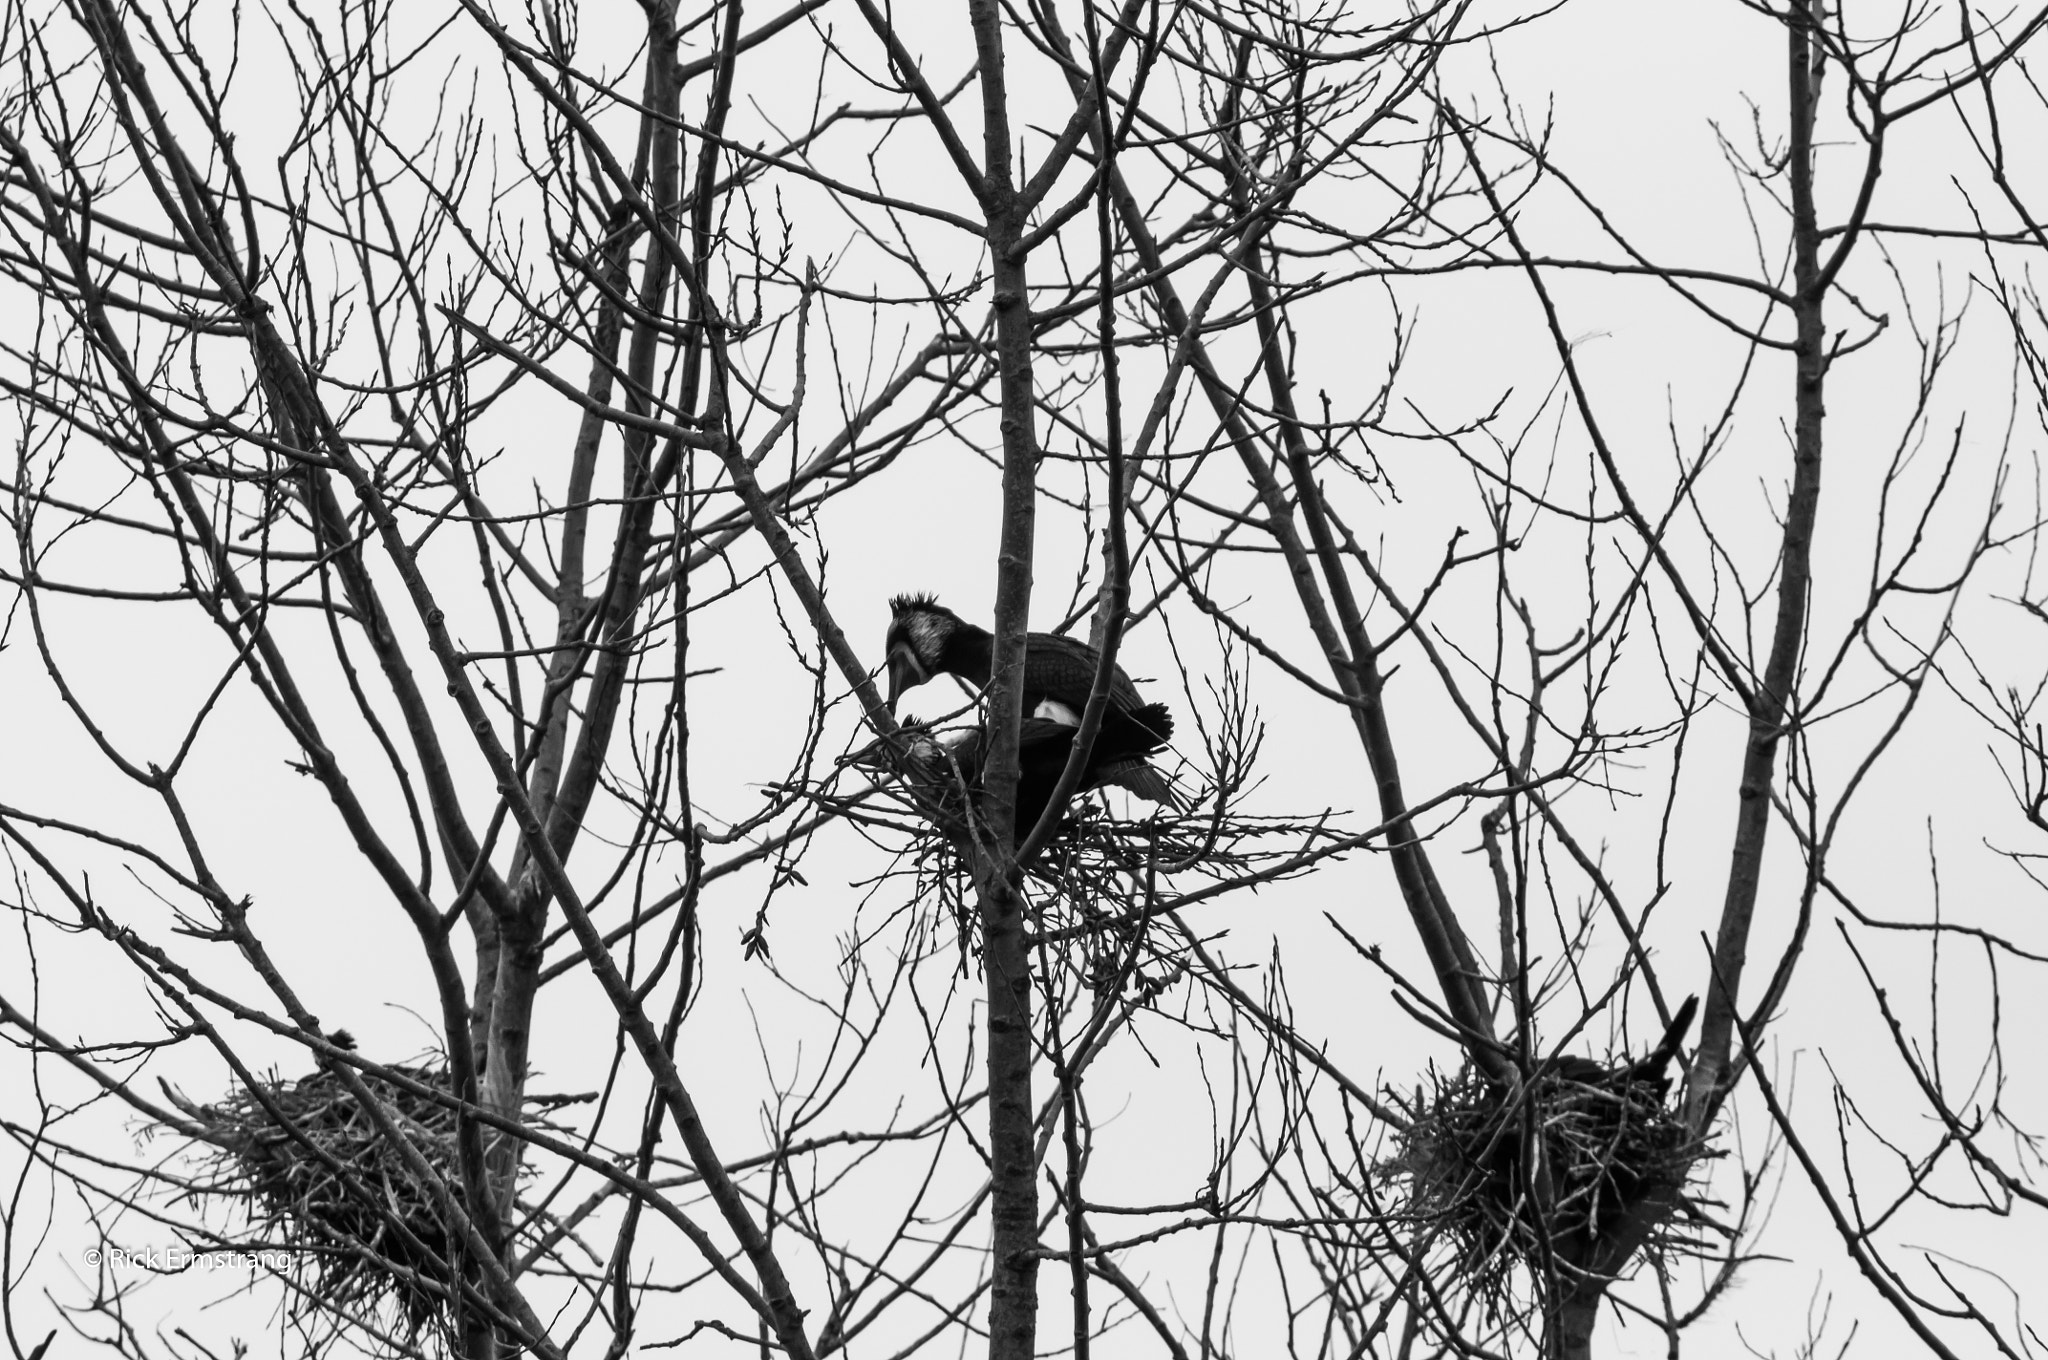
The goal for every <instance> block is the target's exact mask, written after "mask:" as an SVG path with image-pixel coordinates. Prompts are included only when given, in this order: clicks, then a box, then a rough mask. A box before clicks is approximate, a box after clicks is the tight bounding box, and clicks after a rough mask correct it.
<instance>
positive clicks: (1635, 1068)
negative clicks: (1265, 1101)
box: [1386, 1058, 1704, 1302]
mask: <svg viewBox="0 0 2048 1360" xmlns="http://www.w3.org/2000/svg"><path fill="white" fill-rule="evenodd" d="M1432 1078H1433V1087H1432V1086H1426V1087H1423V1088H1421V1089H1419V1090H1418V1091H1417V1092H1416V1093H1415V1095H1414V1096H1413V1097H1412V1098H1403V1097H1399V1096H1397V1097H1396V1099H1397V1101H1398V1102H1399V1104H1400V1105H1401V1106H1402V1107H1403V1110H1404V1113H1406V1114H1407V1115H1408V1116H1409V1118H1410V1121H1411V1122H1410V1124H1409V1127H1408V1130H1407V1132H1406V1134H1405V1135H1404V1138H1403V1142H1402V1147H1401V1150H1400V1152H1399V1154H1398V1155H1397V1156H1396V1157H1395V1158H1394V1159H1393V1161H1392V1162H1390V1163H1389V1164H1388V1165H1387V1167H1386V1171H1387V1172H1388V1173H1389V1174H1390V1175H1391V1176H1392V1177H1393V1178H1395V1179H1397V1180H1399V1181H1404V1182H1405V1184H1406V1192H1407V1199H1408V1211H1409V1213H1410V1215H1411V1216H1412V1218H1413V1219H1414V1221H1415V1222H1417V1223H1418V1225H1420V1226H1422V1227H1424V1228H1425V1229H1436V1230H1439V1231H1441V1232H1442V1234H1443V1235H1444V1236H1445V1237H1446V1238H1448V1239H1449V1241H1450V1242H1451V1244H1452V1246H1453V1249H1454V1250H1455V1252H1456V1253H1457V1270H1458V1273H1459V1275H1460V1276H1461V1277H1462V1278H1464V1279H1465V1280H1466V1281H1467V1282H1469V1283H1470V1284H1472V1285H1473V1286H1475V1292H1476V1293H1477V1294H1479V1295H1480V1296H1481V1297H1482V1298H1488V1299H1491V1300H1493V1301H1495V1302H1505V1301H1506V1300H1507V1299H1508V1298H1509V1296H1510V1291H1511V1289H1512V1288H1513V1286H1514V1283H1515V1281H1516V1279H1517V1277H1518V1273H1519V1272H1520V1271H1521V1270H1524V1269H1527V1270H1529V1271H1533V1272H1536V1273H1538V1274H1542V1273H1544V1272H1546V1271H1549V1270H1559V1271H1563V1272H1566V1273H1572V1272H1578V1273H1587V1272H1600V1273H1607V1274H1612V1273H1616V1272H1618V1271H1619V1270H1620V1269H1621V1268H1622V1267H1623V1266H1625V1265H1626V1264H1627V1261H1626V1260H1620V1261H1617V1260H1614V1259H1612V1258H1613V1255H1614V1253H1613V1251H1612V1248H1613V1247H1614V1246H1615V1245H1616V1241H1615V1237H1616V1233H1617V1230H1618V1229H1619V1228H1620V1227H1621V1226H1622V1225H1623V1224H1624V1223H1626V1222H1628V1221H1629V1220H1630V1218H1631V1216H1632V1215H1634V1214H1635V1213H1636V1211H1637V1210H1639V1209H1642V1208H1644V1207H1645V1206H1649V1205H1651V1204H1652V1202H1653V1201H1659V1200H1662V1201H1668V1202H1669V1204H1668V1207H1669V1209H1671V1210H1677V1209H1679V1208H1682V1207H1683V1201H1684V1200H1685V1197H1686V1185H1687V1180H1688V1177H1689V1173H1690V1171H1691V1168H1692V1167H1693V1166H1694V1165H1695V1164H1696V1163H1697V1162H1698V1161H1699V1160H1700V1158H1701V1156H1702V1153H1703V1151H1704V1149H1703V1148H1702V1147H1701V1145H1700V1144H1699V1142H1698V1141H1697V1140H1696V1139H1695V1138H1694V1137H1693V1136H1692V1133H1691V1131H1690V1129H1689V1128H1688V1127H1687V1126H1686V1124H1685V1121H1684V1120H1683V1118H1681V1116H1680V1114H1679V1112H1678V1111H1676V1110H1673V1109H1671V1108H1669V1106H1668V1105H1667V1103H1666V1094H1667V1091H1668V1088H1669V1081H1668V1079H1666V1078H1665V1077H1664V1076H1663V1075H1662V1074H1661V1072H1655V1073H1646V1072H1645V1071H1644V1069H1643V1067H1642V1065H1640V1064H1627V1063H1624V1064H1622V1065H1621V1066H1616V1067H1609V1066H1603V1065H1602V1064H1599V1063H1596V1062H1593V1061H1591V1060H1589V1059H1585V1058H1564V1059H1558V1060H1554V1061H1552V1062H1551V1063H1549V1064H1546V1065H1545V1066H1544V1067H1543V1068H1542V1069H1541V1070H1540V1071H1539V1073H1538V1075H1537V1076H1536V1077H1535V1078H1534V1080H1532V1081H1528V1082H1518V1083H1515V1084H1513V1085H1508V1084H1503V1083H1501V1082H1498V1081H1495V1080H1493V1079H1491V1078H1488V1077H1486V1076H1484V1075H1482V1074H1480V1073H1478V1072H1475V1071H1472V1070H1470V1069H1468V1070H1467V1071H1465V1072H1464V1073H1462V1074H1460V1075H1458V1076H1456V1077H1444V1076H1440V1075H1436V1074H1432ZM1682 1217H1684V1216H1683V1215H1681V1214H1678V1213H1676V1212H1659V1213H1657V1214H1656V1215H1655V1218H1656V1227H1655V1228H1654V1229H1653V1231H1652V1232H1651V1233H1649V1234H1648V1235H1647V1236H1646V1237H1645V1238H1644V1239H1643V1240H1641V1241H1639V1242H1638V1243H1637V1244H1636V1250H1641V1249H1642V1248H1644V1247H1656V1248H1658V1249H1666V1248H1670V1247H1674V1246H1684V1245H1686V1244H1687V1243H1688V1242H1689V1240H1690V1239H1689V1238H1687V1237H1686V1236H1685V1235H1684V1232H1683V1228H1682V1226H1681V1225H1680V1224H1678V1222H1677V1220H1679V1219H1680V1218H1682ZM1633 1255H1634V1252H1631V1253H1630V1256H1631V1257H1632V1256H1633Z"/></svg>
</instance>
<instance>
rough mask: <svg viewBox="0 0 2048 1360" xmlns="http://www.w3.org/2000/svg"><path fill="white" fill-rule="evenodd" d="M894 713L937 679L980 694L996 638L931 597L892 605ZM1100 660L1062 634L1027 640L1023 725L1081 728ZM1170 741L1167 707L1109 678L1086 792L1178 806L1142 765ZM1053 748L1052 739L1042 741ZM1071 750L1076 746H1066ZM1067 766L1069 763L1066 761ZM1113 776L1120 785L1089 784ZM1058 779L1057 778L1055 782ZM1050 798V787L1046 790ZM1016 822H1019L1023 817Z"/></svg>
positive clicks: (1117, 672) (1127, 682)
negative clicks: (1107, 788)
mask: <svg viewBox="0 0 2048 1360" xmlns="http://www.w3.org/2000/svg"><path fill="white" fill-rule="evenodd" d="M889 614H890V618H889V635H888V652H889V711H890V712H892V713H893V712H895V711H896V703H897V701H898V700H899V699H901V698H902V696H903V692H904V691H905V690H908V689H913V688H915V687H916V686H918V685H921V684H923V683H924V682H925V681H927V680H929V679H931V678H932V677H933V676H935V675H940V674H946V675H957V676H959V677H960V678H961V679H962V680H966V681H968V682H969V683H971V684H973V685H974V686H975V687H976V688H978V689H979V688H986V687H987V685H988V683H989V677H990V672H991V668H992V665H993V655H992V654H993V650H994V646H995V636H994V635H993V634H992V633H990V632H989V631H988V630H987V629H986V628H978V627H976V626H975V625H974V624H971V623H969V622H967V620H965V619H963V618H961V617H960V616H959V615H958V614H955V613H954V612H953V611H952V610H950V609H947V608H946V607H945V606H943V605H941V604H940V603H939V602H938V601H937V600H935V599H933V598H932V597H931V596H929V595H898V596H896V597H895V598H894V599H892V600H890V601H889ZM1100 660H1101V653H1099V652H1097V651H1096V650H1095V649H1094V648H1093V647H1090V646H1089V645H1088V644H1087V643H1085V642H1079V641H1076V640H1075V639H1073V638H1069V637H1061V636H1060V635H1059V634H1057V633H1028V634H1026V635H1025V639H1024V713H1025V716H1026V721H1047V722H1051V723H1054V724H1056V725H1059V726H1064V727H1067V728H1070V729H1071V728H1075V727H1078V726H1080V723H1081V711H1082V710H1083V709H1084V708H1086V707H1087V705H1088V693H1089V690H1090V688H1091V687H1092V686H1093V684H1094V681H1095V667H1096V665H1097V664H1098V663H1099V661H1100ZM1172 738H1173V715H1172V714H1171V713H1169V712H1168V711H1167V708H1166V705H1164V704H1148V703H1146V702H1145V701H1144V699H1143V698H1142V697H1140V696H1139V694H1138V687H1137V686H1136V685H1134V684H1132V683H1131V677H1130V676H1128V675H1126V674H1124V670H1123V667H1121V666H1117V667H1113V668H1112V669H1111V672H1110V677H1109V703H1108V705H1107V706H1106V707H1105V708H1104V709H1103V713H1102V727H1101V730H1100V731H1099V732H1097V734H1096V737H1095V747H1094V749H1093V750H1092V751H1091V752H1090V753H1089V761H1088V765H1089V769H1088V776H1089V777H1086V778H1084V779H1083V781H1082V787H1084V788H1095V787H1100V785H1102V784H1104V783H1115V784H1118V785H1120V786H1122V787H1124V788H1127V789H1129V790H1130V791H1131V792H1133V793H1135V794H1137V795H1138V796H1139V797H1140V798H1144V799H1148V800H1150V801H1151V802H1154V803H1163V804H1165V805H1166V806H1168V807H1172V806H1174V798H1173V788H1172V786H1171V785H1170V784H1168V783H1167V782H1166V777H1165V776H1164V775H1162V774H1160V773H1159V771H1157V770H1155V769H1153V768H1152V767H1151V766H1150V765H1147V764H1146V763H1145V759H1144V758H1145V757H1146V756H1149V755H1152V754H1154V753H1156V752H1157V751H1159V750H1160V749H1161V748H1163V747H1164V746H1165V745H1166V743H1167V742H1168V741H1170V740H1172ZM1041 740H1049V737H1045V738H1041ZM1066 744H1067V745H1069V746H1071V744H1072V739H1071V738H1069V739H1068V741H1067V743H1066ZM1063 758H1064V757H1063ZM1111 770H1114V771H1116V772H1117V775H1116V777H1115V778H1108V777H1104V778H1095V779H1094V782H1092V783H1091V782H1090V778H1093V777H1094V776H1096V775H1098V774H1104V773H1105V772H1108V771H1111ZM1058 777H1059V775H1058V771H1057V770H1055V771H1054V773H1053V778H1054V779H1055V780H1057V779H1058ZM1047 791H1048V792H1050V785H1048V790H1047ZM1019 820H1020V821H1021V820H1022V818H1021V815H1020V818H1019Z"/></svg>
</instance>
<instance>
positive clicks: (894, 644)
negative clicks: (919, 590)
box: [888, 595, 964, 713]
mask: <svg viewBox="0 0 2048 1360" xmlns="http://www.w3.org/2000/svg"><path fill="white" fill-rule="evenodd" d="M963 626H964V621H963V620H962V619H961V617H960V616H959V615H958V614H955V613H954V612H953V611H952V610H950V609H948V608H946V607H945V606H944V605H942V604H940V603H939V602H938V601H937V600H935V599H933V598H932V597H931V596H929V595H898V596H897V597H896V598H895V599H893V600H890V601H889V639H888V650H889V711H890V712H891V713H894V712H895V711H896V701H897V700H898V699H900V698H902V697H903V692H904V691H905V690H907V689H915V688H916V687H917V686H919V685H921V684H923V683H924V682H925V681H927V680H929V679H931V678H932V677H933V676H934V675H936V674H938V673H939V671H940V669H941V667H940V664H939V659H940V657H941V656H942V655H943V654H944V652H945V650H946V640H947V639H948V638H950V637H952V636H953V634H954V632H955V631H956V630H958V629H959V628H961V627H963Z"/></svg>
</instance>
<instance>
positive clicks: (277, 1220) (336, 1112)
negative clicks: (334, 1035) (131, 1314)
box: [179, 1061, 465, 1338]
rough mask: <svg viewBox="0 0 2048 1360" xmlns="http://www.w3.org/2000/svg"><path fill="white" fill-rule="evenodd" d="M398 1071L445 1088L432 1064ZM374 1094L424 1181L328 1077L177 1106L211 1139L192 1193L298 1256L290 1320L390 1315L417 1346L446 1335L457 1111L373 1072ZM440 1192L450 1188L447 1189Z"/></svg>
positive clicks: (457, 1245)
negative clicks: (221, 1203) (445, 1204)
mask: <svg viewBox="0 0 2048 1360" xmlns="http://www.w3.org/2000/svg"><path fill="white" fill-rule="evenodd" d="M390 1070H391V1071H392V1072H395V1073H397V1074H400V1075H401V1076H403V1077H405V1078H408V1079H410V1080H411V1081H412V1082H415V1083H417V1084H418V1085H419V1086H421V1087H424V1088H426V1091H427V1092H438V1091H446V1090H447V1089H448V1072H447V1068H446V1067H445V1066H444V1065H443V1064H441V1063H440V1062H435V1061H430V1062H427V1063H423V1064H420V1065H415V1066H404V1065H393V1066H392V1067H391V1068H390ZM361 1076H362V1080H363V1083H364V1085H365V1086H367V1087H368V1088H369V1090H370V1091H371V1092H372V1093H373V1094H374V1095H375V1096H376V1099H377V1101H378V1103H379V1104H380V1105H381V1106H382V1107H383V1111H384V1115H385V1118H386V1119H388V1120H389V1122H390V1123H391V1124H392V1125H393V1126H394V1127H395V1128H396V1129H398V1130H399V1131H400V1132H401V1133H402V1135H403V1136H404V1138H405V1140H406V1141H407V1142H408V1143H409V1144H410V1145H411V1146H412V1147H413V1148H414V1149H416V1150H417V1151H418V1152H419V1154H420V1156H421V1157H422V1158H423V1159H424V1160H425V1162H426V1164H427V1166H428V1167H430V1168H431V1169H432V1171H433V1173H434V1175H435V1176H436V1177H438V1178H439V1180H440V1181H441V1187H436V1186H434V1185H431V1184H430V1183H428V1182H427V1181H426V1180H425V1179H424V1178H423V1177H422V1175H421V1174H420V1173H419V1172H418V1171H416V1170H415V1169H414V1167H413V1165H412V1164H411V1163H409V1162H408V1161H407V1159H406V1158H405V1157H404V1156H403V1155H402V1154H401V1152H400V1150H399V1148H398V1147H396V1146H395V1145H394V1144H393V1142H392V1140H390V1139H389V1138H387V1137H386V1136H385V1135H384V1133H383V1131H382V1130H380V1129H379V1128H378V1126H377V1123H376V1121H375V1120H373V1119H372V1118H371V1117H370V1113H369V1111H367V1110H366V1109H364V1107H363V1105H362V1104H361V1103H360V1102H359V1101H358V1100H357V1099H356V1097H355V1095H354V1093H352V1092H351V1091H350V1090H349V1088H348V1085H347V1083H346V1082H344V1081H343V1080H342V1079H341V1078H340V1077H339V1076H338V1075H335V1074H333V1073H330V1072H326V1071H318V1072H314V1073H312V1074H311V1075H309V1076H306V1077H302V1078H299V1079H297V1080H293V1081H286V1080H271V1081H268V1082H263V1083H260V1084H259V1085H258V1087H257V1088H256V1089H253V1090H252V1089H248V1088H243V1089H241V1090H237V1091H235V1092H234V1093H233V1094H231V1095H229V1096H228V1097H227V1099H225V1100H223V1101H221V1102H220V1103H218V1104H214V1105H203V1106H202V1105H195V1104H192V1103H190V1102H184V1101H181V1102H179V1103H180V1104H181V1105H182V1106H183V1108H184V1110H185V1112H186V1113H187V1114H189V1115H191V1116H192V1117H193V1118H194V1119H195V1120H196V1121H197V1122H198V1123H199V1124H200V1126H201V1128H202V1129H203V1130H204V1133H203V1134H202V1135H201V1139H200V1140H199V1141H197V1142H195V1147H196V1148H197V1149H198V1150H199V1152H200V1157H201V1161H202V1164H203V1166H204V1169H205V1174H204V1175H203V1176H202V1177H201V1179H200V1180H199V1182H198V1184H197V1193H198V1194H199V1195H201V1196H204V1197H206V1198H208V1199H213V1200H225V1201H233V1202H238V1203H239V1205H240V1207H242V1208H243V1209H244V1211H245V1212H246V1213H247V1214H248V1217H249V1222H250V1225H251V1227H252V1228H254V1229H256V1230H257V1231H258V1233H260V1235H261V1245H262V1246H263V1247H264V1248H266V1249H275V1248H277V1247H284V1248H287V1249H289V1250H291V1252H292V1253H293V1265H292V1266H291V1267H290V1268H289V1269H288V1271H287V1275H288V1278H290V1279H291V1281H292V1283H293V1285H294V1286H295V1288H294V1291H293V1292H294V1297H293V1300H292V1303H291V1305H290V1308H289V1311H290V1313H291V1315H292V1316H293V1317H294V1319H300V1318H303V1317H305V1316H306V1315H307V1314H309V1313H311V1312H313V1311H316V1310H318V1311H324V1312H327V1313H330V1314H332V1313H337V1312H338V1313H345V1314H349V1315H351V1316H355V1317H359V1318H360V1317H365V1316H369V1317H378V1316H382V1317H386V1318H389V1319H390V1320H391V1321H392V1322H393V1323H395V1324H399V1325H402V1326H403V1328H404V1330H405V1332H406V1334H407V1336H408V1338H416V1337H417V1336H418V1335H419V1334H420V1332H421V1331H423V1330H427V1329H433V1330H437V1331H443V1332H444V1333H445V1330H446V1328H447V1324H448V1319H449V1315H450V1309H449V1300H450V1299H451V1297H452V1296H453V1293H454V1290H455V1289H456V1287H457V1282H458V1281H459V1279H460V1278H461V1271H462V1258H463V1256H464V1254H465V1248H464V1245H463V1239H462V1237H461V1234H460V1233H459V1231H458V1230H456V1229H455V1228H454V1227H452V1226H451V1224H450V1223H449V1221H448V1217H447V1215H446V1214H445V1213H444V1211H443V1209H442V1207H441V1205H442V1199H441V1195H442V1194H444V1193H452V1194H455V1195H457V1196H459V1195H460V1193H461V1191H460V1189H459V1187H460V1185H461V1176H460V1169H459V1159H458V1153H457V1149H456V1112H455V1110H454V1108H453V1107H452V1106H450V1105H449V1104H448V1103H447V1102H446V1100H444V1099H437V1098H435V1096H433V1095H431V1094H427V1093H425V1092H422V1091H419V1090H414V1089H411V1088H409V1087H407V1086H404V1085H400V1084H398V1083H397V1082H394V1081H392V1080H390V1079H388V1078H385V1077H381V1076H378V1075H376V1074H374V1073H371V1072H363V1073H362V1074H361ZM444 1187H445V1188H444Z"/></svg>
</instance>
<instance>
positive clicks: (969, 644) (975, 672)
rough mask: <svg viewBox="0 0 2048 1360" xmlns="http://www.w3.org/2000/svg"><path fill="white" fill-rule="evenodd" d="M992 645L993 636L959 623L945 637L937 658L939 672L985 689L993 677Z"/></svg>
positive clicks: (987, 632)
mask: <svg viewBox="0 0 2048 1360" xmlns="http://www.w3.org/2000/svg"><path fill="white" fill-rule="evenodd" d="M995 645H996V639H995V635H994V634H993V633H991V632H989V631H988V630H987V629H985V628H977V627H975V626H974V625H973V624H971V623H963V624H961V625H960V626H959V627H958V628H955V629H954V630H953V632H952V634H951V635H950V636H949V637H947V639H946V646H945V650H944V651H943V652H942V653H941V654H940V656H939V669H940V670H943V671H946V672H947V673H949V674H952V675H957V676H959V677H960V678H961V679H962V680H965V681H967V682H969V683H970V684H973V685H977V686H979V687H981V688H983V689H986V688H988V681H989V677H990V676H991V675H993V674H994V673H995Z"/></svg>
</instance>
